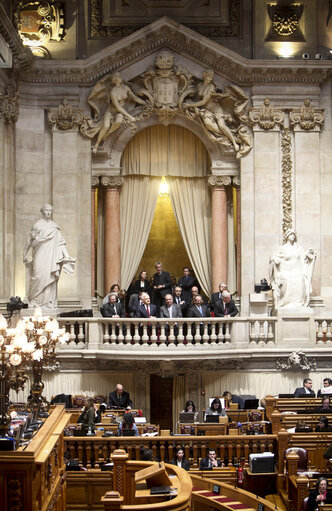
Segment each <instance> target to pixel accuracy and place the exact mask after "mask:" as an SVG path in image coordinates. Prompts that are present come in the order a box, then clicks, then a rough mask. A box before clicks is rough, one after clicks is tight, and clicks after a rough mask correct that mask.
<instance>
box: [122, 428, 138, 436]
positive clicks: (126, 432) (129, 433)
mask: <svg viewBox="0 0 332 511" xmlns="http://www.w3.org/2000/svg"><path fill="white" fill-rule="evenodd" d="M122 436H135V430H134V429H123V430H122Z"/></svg>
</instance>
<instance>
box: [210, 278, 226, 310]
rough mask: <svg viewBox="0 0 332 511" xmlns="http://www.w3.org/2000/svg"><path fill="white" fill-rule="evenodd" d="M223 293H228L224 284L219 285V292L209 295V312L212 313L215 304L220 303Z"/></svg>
mask: <svg viewBox="0 0 332 511" xmlns="http://www.w3.org/2000/svg"><path fill="white" fill-rule="evenodd" d="M223 291H228V289H227V284H225V283H224V282H222V283H221V284H219V291H218V292H217V293H212V295H211V301H210V311H211V312H213V313H214V312H215V308H216V305H217V303H219V302H221V300H222V293H223Z"/></svg>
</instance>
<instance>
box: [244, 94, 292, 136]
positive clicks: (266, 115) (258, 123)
mask: <svg viewBox="0 0 332 511" xmlns="http://www.w3.org/2000/svg"><path fill="white" fill-rule="evenodd" d="M284 117H285V115H284V112H282V111H281V110H274V107H273V105H272V104H271V101H270V99H269V98H265V99H264V102H263V104H262V105H261V107H253V108H250V111H249V118H250V120H251V122H252V123H253V125H254V128H257V127H259V128H262V129H264V130H270V129H273V128H275V127H280V125H281V124H283V122H284Z"/></svg>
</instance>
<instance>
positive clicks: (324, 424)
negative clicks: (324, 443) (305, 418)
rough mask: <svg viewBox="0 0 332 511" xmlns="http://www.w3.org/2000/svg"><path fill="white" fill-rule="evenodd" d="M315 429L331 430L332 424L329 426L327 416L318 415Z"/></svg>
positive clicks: (318, 430)
mask: <svg viewBox="0 0 332 511" xmlns="http://www.w3.org/2000/svg"><path fill="white" fill-rule="evenodd" d="M315 431H317V432H326V431H332V426H329V420H328V418H327V417H324V416H322V417H320V418H319V422H318V425H317V426H316V428H315Z"/></svg>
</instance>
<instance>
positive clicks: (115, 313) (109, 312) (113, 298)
mask: <svg viewBox="0 0 332 511" xmlns="http://www.w3.org/2000/svg"><path fill="white" fill-rule="evenodd" d="M117 299H118V297H117V294H116V293H111V294H110V296H109V299H108V303H105V305H103V306H102V307H100V312H101V315H102V316H103V317H104V318H124V312H123V307H122V304H121V303H120V302H118V301H117Z"/></svg>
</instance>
